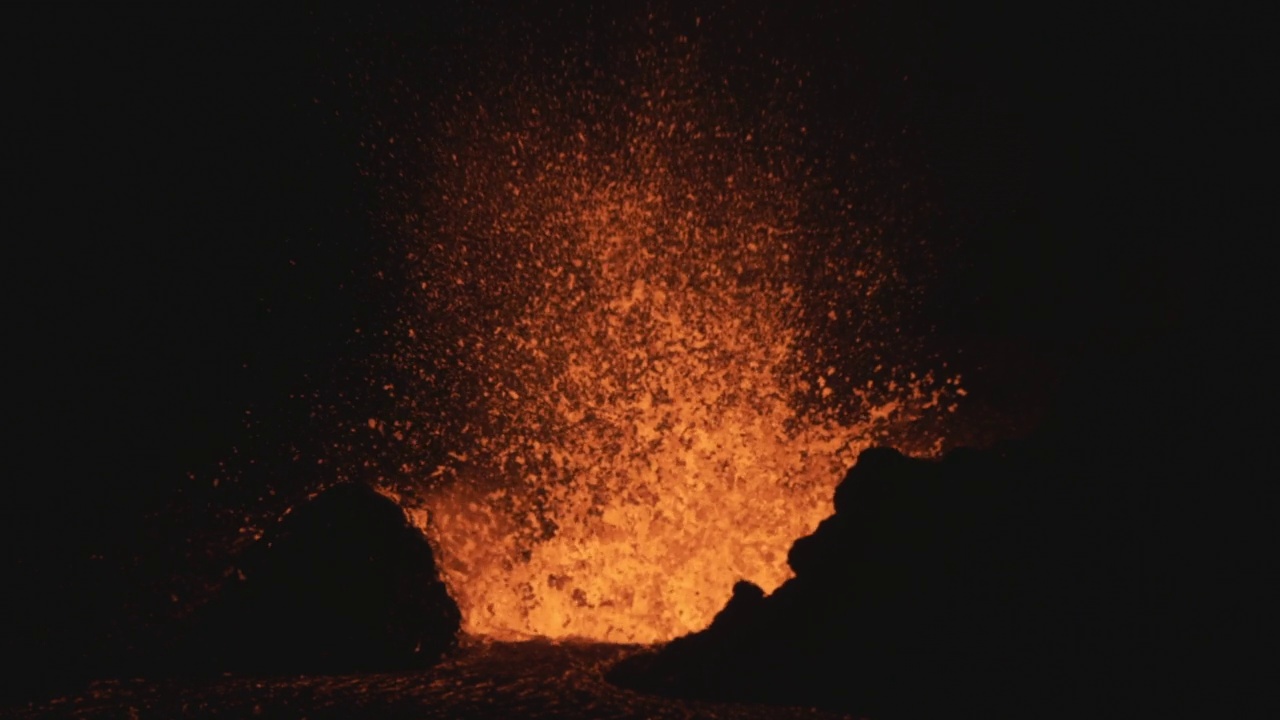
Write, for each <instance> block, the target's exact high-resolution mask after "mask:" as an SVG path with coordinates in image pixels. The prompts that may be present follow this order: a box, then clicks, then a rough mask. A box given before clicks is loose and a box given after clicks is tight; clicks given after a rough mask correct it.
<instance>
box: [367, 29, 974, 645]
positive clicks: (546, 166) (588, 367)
mask: <svg viewBox="0 0 1280 720" xmlns="http://www.w3.org/2000/svg"><path fill="white" fill-rule="evenodd" d="M672 56H674V59H673V57H672ZM622 65H623V66H624V68H623V70H621V71H619V70H614V69H611V70H609V71H603V70H600V69H596V68H592V69H589V70H583V71H576V70H573V69H572V68H575V67H578V64H576V63H573V62H570V61H566V65H565V72H564V73H563V75H562V76H561V77H560V78H558V79H557V78H550V77H544V76H541V75H537V76H533V75H531V76H528V77H515V78H510V79H509V80H510V84H509V85H505V86H504V87H502V88H496V89H492V90H491V91H481V90H477V91H475V92H470V91H469V92H466V93H460V94H458V95H457V96H456V97H455V102H454V103H453V104H452V105H451V106H450V107H447V108H438V110H439V113H438V114H439V115H440V116H441V120H440V123H439V128H438V129H437V131H436V132H435V133H434V134H432V136H431V137H432V140H430V141H423V142H421V147H420V150H421V151H422V152H421V155H420V156H419V157H418V158H417V161H420V162H421V166H420V167H407V166H408V165H409V164H410V161H408V160H405V159H404V158H405V157H407V156H408V155H406V154H405V152H404V151H402V150H401V148H402V147H404V146H405V145H406V143H404V142H403V141H401V142H400V144H398V145H394V148H395V149H396V151H397V152H399V153H401V155H400V158H401V159H399V160H397V161H395V162H396V164H397V166H398V167H399V169H400V171H401V172H403V173H408V174H413V173H419V174H420V175H421V176H422V177H424V178H426V179H425V180H423V181H422V183H421V185H420V186H416V187H415V190H416V191H415V192H408V193H405V194H404V195H403V196H402V197H397V198H395V199H394V200H393V201H392V204H391V207H392V209H393V211H394V213H395V214H394V219H393V221H392V222H391V223H389V224H390V225H391V226H392V227H393V228H394V233H395V236H396V247H397V249H398V254H399V257H400V258H402V260H403V265H402V266H401V267H400V268H399V271H400V272H401V273H402V274H403V278H404V280H405V283H404V287H405V288H406V292H405V293H404V294H403V296H402V297H401V298H400V300H399V302H400V307H399V312H400V314H399V317H398V319H397V320H396V322H395V324H394V330H393V331H392V332H391V333H390V336H391V337H392V338H393V342H392V345H393V349H392V351H391V352H389V354H388V359H389V360H390V361H391V364H392V365H393V366H394V368H395V376H396V377H397V378H399V380H398V382H397V383H395V384H394V385H388V389H390V390H391V391H392V394H393V395H394V397H395V399H396V402H397V406H398V409H397V412H398V413H399V415H398V416H397V417H396V418H395V419H389V420H371V421H370V426H371V427H373V428H375V429H377V430H378V431H379V432H384V433H385V434H387V435H389V436H392V437H395V438H396V439H397V440H399V441H401V445H402V446H403V447H404V452H405V455H406V457H412V458H413V459H412V460H410V461H407V462H405V463H404V464H403V465H402V466H401V468H400V472H399V473H398V475H396V476H394V477H387V478H385V479H384V484H385V488H384V490H385V491H386V492H387V493H388V494H391V495H394V496H396V497H398V498H400V499H401V501H402V502H403V504H405V505H406V506H408V507H409V508H410V510H411V516H413V517H416V518H417V519H418V521H419V523H420V524H421V525H422V526H423V528H424V530H425V531H426V532H427V533H428V534H429V536H430V538H431V539H432V541H433V543H434V544H435V546H436V547H437V549H438V555H439V558H440V561H441V564H442V569H443V572H444V574H445V578H446V581H447V583H448V584H449V587H450V590H451V593H452V594H453V595H454V597H455V598H456V599H457V601H458V604H459V606H460V607H461V609H462V612H463V616H464V621H463V622H464V629H466V630H467V631H469V632H471V633H475V634H481V635H488V636H493V637H499V638H516V637H522V636H530V635H540V636H548V637H568V636H577V637H585V638H592V639H598V640H609V641H626V642H656V641H661V640H665V639H669V638H672V637H675V636H677V635H680V634H683V633H687V632H690V631H693V630H697V629H699V628H702V627H704V626H706V624H707V623H708V622H709V621H710V620H711V618H712V617H713V616H714V614H715V613H716V611H717V610H718V609H719V608H720V607H721V606H722V605H723V603H724V600H725V598H726V597H727V596H728V594H729V592H730V588H732V586H733V585H734V583H735V582H736V581H737V580H739V579H744V578H745V579H749V580H751V581H752V582H754V583H756V584H758V585H760V586H761V587H763V588H764V589H765V590H766V591H770V590H772V589H773V588H775V587H777V586H778V585H779V584H780V583H782V582H783V581H784V580H786V579H787V578H788V577H789V576H790V571H789V569H788V567H787V564H786V553H787V549H788V548H789V547H790V545H791V543H792V541H794V540H795V539H796V538H798V537H800V536H803V535H806V534H808V533H810V532H812V531H813V529H814V528H815V527H816V526H817V524H818V522H819V521H820V520H821V519H822V518H824V517H826V516H827V515H829V514H830V513H831V511H832V506H831V497H832V491H833V489H834V487H835V485H836V483H837V482H838V481H839V479H840V477H841V476H842V474H843V472H844V470H845V469H846V468H847V467H848V466H849V465H851V464H852V462H853V460H854V458H855V457H856V456H857V454H858V453H859V452H860V451H861V450H862V449H864V448H865V447H867V446H868V445H869V444H871V443H873V442H886V441H891V442H893V443H894V444H895V445H896V446H898V447H903V448H905V449H909V450H914V451H915V452H917V453H920V454H931V453H933V452H936V451H937V450H938V449H939V448H940V446H941V442H942V439H941V438H940V437H936V436H931V435H930V434H929V432H936V430H935V431H925V430H923V429H920V428H919V427H918V426H917V425H916V421H917V420H919V419H921V418H923V417H926V416H929V417H934V418H936V417H938V416H944V415H945V414H946V413H947V412H948V410H949V409H950V408H951V407H953V405H952V403H953V402H954V400H955V397H956V396H957V395H958V394H962V391H961V390H960V388H959V378H958V377H944V376H941V375H939V374H935V373H933V372H928V371H921V370H920V369H919V368H916V369H912V368H906V367H887V366H880V367H875V366H874V365H871V364H869V363H866V362H862V363H859V362H854V361H853V359H852V358H843V359H841V360H839V361H836V360H830V359H823V358H822V356H821V354H820V352H818V351H817V350H816V348H817V347H819V346H820V345H819V343H821V342H824V341H825V339H826V336H829V335H830V334H831V333H833V332H837V330H835V329H834V328H842V327H843V328H847V327H864V328H866V327H870V328H875V327H877V325H879V326H881V330H882V331H883V330H885V328H886V327H888V326H891V325H892V323H894V322H895V319H894V316H893V315H892V314H891V313H890V312H889V311H888V310H885V309H883V308H882V307H881V301H882V298H884V297H886V296H887V295H889V294H892V293H895V292H898V293H899V294H900V295H901V294H904V293H903V292H900V291H901V290H902V288H903V287H904V279H903V277H902V273H901V272H900V271H899V270H898V268H897V266H896V264H895V256H894V253H893V252H892V250H891V249H892V247H893V246H894V242H895V241H896V240H895V239H894V238H892V237H886V232H885V230H886V228H883V227H880V228H877V229H875V230H872V229H869V228H868V227H867V224H870V223H873V222H875V221H873V220H871V219H870V217H869V215H863V214H860V213H859V212H857V210H858V208H855V207H854V206H853V203H854V200H853V198H855V197H857V193H856V192H845V193H844V195H843V196H842V195H841V194H840V193H839V192H838V191H839V190H840V188H832V187H830V186H829V185H828V186H824V185H823V184H822V182H823V181H821V180H820V179H819V178H820V177H821V175H820V170H819V164H818V163H816V162H814V161H812V160H811V159H810V158H808V157H806V155H805V153H804V151H803V149H802V145H803V144H802V142H801V139H802V137H803V135H804V134H805V132H806V131H805V128H803V127H799V126H797V124H796V123H795V122H794V121H793V120H791V119H790V117H789V112H788V111H787V110H785V109H784V108H786V107H789V106H790V105H792V104H794V103H795V102H797V100H798V97H799V96H798V94H797V93H798V90H799V85H800V83H798V82H794V81H786V80H785V79H783V78H781V77H780V78H779V79H778V80H777V82H776V83H775V84H774V90H773V91H772V93H773V95H774V97H772V99H771V100H770V101H769V102H767V103H764V104H762V105H760V106H758V107H757V106H752V107H744V106H742V105H740V104H739V103H738V102H737V100H736V99H735V95H734V93H733V92H732V91H731V90H730V83H729V82H728V80H727V79H723V78H718V77H712V76H708V75H707V74H705V73H704V72H703V70H702V69H701V67H700V65H699V63H698V61H697V55H696V52H694V51H691V50H689V49H688V48H687V47H683V49H681V50H680V51H679V52H674V53H669V54H668V55H665V56H664V55H663V54H661V53H658V52H656V51H655V52H653V53H638V54H636V55H635V56H633V57H631V58H628V59H627V60H626V61H625V62H624V63H622ZM778 72H779V73H780V74H785V73H783V72H782V71H781V70H779V71H778ZM762 108H763V109H762ZM832 197H835V198H837V199H839V198H844V199H840V201H839V202H837V203H836V204H835V209H834V210H833V209H831V208H832V201H831V198H832ZM889 230H890V231H891V230H892V228H889ZM884 334H891V332H890V333H884ZM866 342H867V343H868V345H869V344H870V342H871V340H870V339H868V340H867V341H866ZM868 353H870V349H868ZM941 367H942V366H940V369H941ZM931 427H934V428H936V427H939V425H937V424H936V423H935V424H934V425H932V426H931Z"/></svg>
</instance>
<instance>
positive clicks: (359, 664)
mask: <svg viewBox="0 0 1280 720" xmlns="http://www.w3.org/2000/svg"><path fill="white" fill-rule="evenodd" d="M230 582H231V586H230V587H228V588H227V590H226V592H225V593H224V595H223V596H222V597H220V598H219V599H218V600H216V601H215V602H213V603H211V604H210V606H209V607H208V608H206V610H205V612H204V613H203V614H202V616H201V617H200V618H199V620H198V621H197V627H196V630H195V632H194V634H193V639H192V642H190V643H189V644H188V647H187V649H186V652H188V653H191V655H192V659H193V660H194V661H195V663H196V665H197V666H198V667H204V668H207V669H210V670H215V671H250V672H336V671H350V670H372V669H392V668H403V667H414V666H422V665H425V664H428V663H430V662H433V661H435V660H437V659H438V658H439V657H440V655H441V654H442V653H443V652H444V651H445V650H446V649H448V648H449V647H451V646H452V645H453V644H454V642H455V640H456V636H457V632H458V626H459V622H460V614H459V612H458V607H457V605H456V604H455V603H454V602H453V600H452V599H451V598H450V597H449V595H448V593H447V592H446V590H445V587H444V584H443V583H442V582H441V580H440V578H439V575H438V573H437V570H436V566H435V562H434V558H433V556H432V553H431V547H430V545H429V544H428V543H427V540H426V538H424V537H423V536H422V534H421V533H420V532H419V531H418V530H417V529H416V528H414V527H413V526H412V525H410V524H409V522H408V520H407V519H406V518H405V515H404V512H403V511H402V510H401V509H400V507H399V506H397V505H396V504H395V503H394V502H392V501H391V500H389V499H387V498H385V497H383V496H381V495H379V494H378V493H377V492H375V491H374V490H372V489H370V488H369V487H367V486H364V485H359V484H343V485H338V486H335V487H333V488H331V489H329V490H327V491H326V492H324V493H322V494H320V495H319V496H317V497H316V498H314V499H313V500H312V501H310V502H309V503H307V504H305V505H303V506H301V507H299V508H297V510H296V511H295V512H293V513H291V514H289V515H287V516H286V517H284V518H283V519H282V520H281V522H280V523H279V524H278V526H277V527H276V528H275V529H274V531H273V532H270V533H268V534H267V535H266V537H264V538H263V539H262V540H261V541H259V543H257V544H256V545H255V546H254V547H253V548H251V549H250V550H249V551H248V552H247V553H246V555H245V557H244V558H243V559H242V560H241V562H240V563H239V564H238V568H237V570H236V575H235V577H233V578H232V579H231V581H230Z"/></svg>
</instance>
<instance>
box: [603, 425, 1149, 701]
mask: <svg viewBox="0 0 1280 720" xmlns="http://www.w3.org/2000/svg"><path fill="white" fill-rule="evenodd" d="M1061 460H1062V459H1061V458H1047V457H1045V456H1044V454H1043V453H1042V452H1040V451H1035V450H1030V449H1026V448H1023V449H1019V450H1008V449H1006V450H1003V451H984V452H978V451H969V450H962V451H956V452H953V453H951V454H950V455H948V456H947V457H945V458H944V459H943V460H941V461H938V462H929V461H921V460H913V459H910V458H907V457H904V456H902V455H901V454H899V453H898V452H896V451H894V450H890V449H883V448H880V449H872V450H868V451H866V452H864V453H863V454H862V455H861V456H860V457H859V459H858V462H857V464H856V465H855V466H854V467H853V468H852V469H851V470H850V471H849V473H848V475H847V476H846V477H845V479H844V481H843V482H842V483H841V484H840V486H839V487H838V489H837V490H836V494H835V507H836V513H835V514H834V515H833V516H831V517H830V518H828V519H827V520H825V521H824V522H823V523H822V524H821V526H820V527H819V528H818V529H817V531H816V532H814V533H813V534H812V535H810V536H808V537H805V538H801V539H800V540H798V541H797V542H796V543H795V544H794V546H793V547H792V549H791V552H790V554H789V557H788V561H789V562H790V564H791V567H792V568H793V569H794V571H795V573H796V575H795V577H794V578H793V579H791V580H790V581H788V582H787V583H785V584H784V585H782V586H781V587H780V588H778V589H777V590H776V591H775V592H774V593H773V594H772V595H769V596H768V597H765V596H763V593H762V592H761V591H760V589H759V588H756V587H754V586H752V585H750V584H748V583H739V585H738V587H736V588H735V589H734V595H733V599H731V600H730V601H729V603H728V605H727V606H726V607H725V608H724V610H723V611H721V613H720V614H719V615H717V617H716V618H715V620H714V622H713V623H712V625H711V626H710V627H709V628H707V629H706V630H704V631H702V632H699V633H695V634H692V635H689V636H686V637H683V638H679V639H676V640H675V641H673V642H671V643H669V644H668V645H666V646H665V647H663V648H661V649H659V650H658V651H657V652H655V653H651V654H646V655H640V656H637V657H635V658H632V659H630V660H628V661H626V662H624V663H622V664H621V665H619V666H618V667H617V668H615V669H614V670H613V671H612V672H611V674H610V678H611V679H612V680H613V681H615V682H617V683H620V684H622V685H625V686H629V687H632V688H636V689H640V690H646V691H651V692H658V693H663V694H670V695H676V696H684V697H702V698H712V699H723V700H735V701H752V702H772V703H781V704H797V705H810V706H823V707H829V708H836V709H842V710H848V711H850V712H854V713H858V714H862V715H866V716H870V717H876V718H916V717H941V716H957V717H976V716H984V717H1015V716H1017V717H1046V716H1051V717H1059V716H1066V715H1070V714H1073V713H1079V712H1084V711H1089V712H1091V713H1092V714H1094V715H1096V714H1104V715H1105V714H1107V713H1109V712H1120V711H1121V710H1123V709H1124V708H1125V707H1126V706H1125V703H1126V702H1128V701H1129V700H1131V699H1132V696H1133V694H1132V688H1131V687H1130V685H1131V684H1132V683H1133V682H1136V681H1137V678H1138V676H1140V675H1141V668H1134V667H1131V665H1132V659H1133V658H1134V651H1135V646H1136V643H1137V642H1138V635H1140V633H1139V632H1138V631H1137V630H1135V627H1134V626H1133V623H1132V621H1133V619H1134V617H1135V616H1136V615H1137V609H1136V608H1135V607H1134V605H1133V603H1134V598H1135V595H1136V593H1134V592H1133V591H1132V588H1131V587H1129V583H1128V580H1127V578H1126V576H1125V571H1124V566H1123V565H1124V563H1123V557H1124V547H1123V545H1124V543H1123V538H1122V537H1120V536H1119V535H1118V534H1117V531H1116V528H1117V524H1116V523H1114V522H1110V521H1109V520H1108V519H1107V518H1108V516H1109V513H1113V512H1119V508H1118V507H1115V506H1108V505H1107V503H1108V502H1113V501H1116V498H1108V497H1106V496H1105V492H1106V491H1105V487H1104V486H1102V485H1100V484H1099V482H1098V478H1097V477H1090V476H1089V474H1088V469H1087V468H1081V467H1075V466H1072V465H1071V464H1070V463H1064V462H1062V461H1061ZM1094 470H1095V475H1100V474H1101V473H1100V471H1097V469H1094ZM1100 492H1101V494H1099V493H1100ZM1113 504H1118V505H1122V504H1123V503H1121V502H1118V501H1116V502H1114V503H1113ZM1120 534H1121V535H1122V533H1120Z"/></svg>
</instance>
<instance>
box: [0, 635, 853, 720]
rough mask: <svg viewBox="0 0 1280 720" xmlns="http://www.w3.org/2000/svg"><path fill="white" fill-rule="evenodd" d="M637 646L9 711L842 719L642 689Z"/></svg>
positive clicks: (516, 648)
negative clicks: (622, 672)
mask: <svg viewBox="0 0 1280 720" xmlns="http://www.w3.org/2000/svg"><path fill="white" fill-rule="evenodd" d="M634 652H637V648H636V647H634V646H620V645H602V644H552V643H548V642H539V641H533V642H523V643H478V642H475V643H466V644H464V646H463V647H462V648H461V649H459V650H458V651H457V652H456V653H454V654H453V655H451V656H450V657H448V658H446V659H445V660H444V662H442V663H440V664H439V665H437V666H436V667H434V668H430V669H428V670H422V671H410V672H395V673H381V674H366V675H337V676H318V675H317V676H298V677H275V678H264V677H219V678H206V679H200V680H170V679H166V680H156V681H152V680H146V679H136V680H112V681H98V682H95V683H92V684H91V685H90V686H89V687H88V688H87V689H86V690H85V691H84V692H83V693H81V694H79V695H72V696H67V697H60V698H55V699H51V700H46V701H42V702H39V703H34V704H31V705H28V706H24V707H18V708H7V709H4V710H0V717H14V718H180V717H227V718H232V717H234V718H255V717H261V718H309V719H313V720H314V719H316V718H704V717H705V718H744V719H751V718H813V719H825V718H837V717H842V716H840V715H836V714H830V713H824V712H819V711H815V710H812V709H808V708H779V707H766V706H758V705H738V704H725V703H710V702H698V701H684V700H671V699H667V698H661V697H656V696H649V695H641V694H639V693H635V692H632V691H629V690H624V689H621V688H618V687H616V686H613V685H611V684H609V683H607V682H605V680H604V677H603V675H604V672H605V671H606V670H607V669H608V668H609V666H610V665H612V664H613V663H614V662H616V661H617V660H619V659H620V658H622V657H625V656H627V655H628V654H631V653H634Z"/></svg>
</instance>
